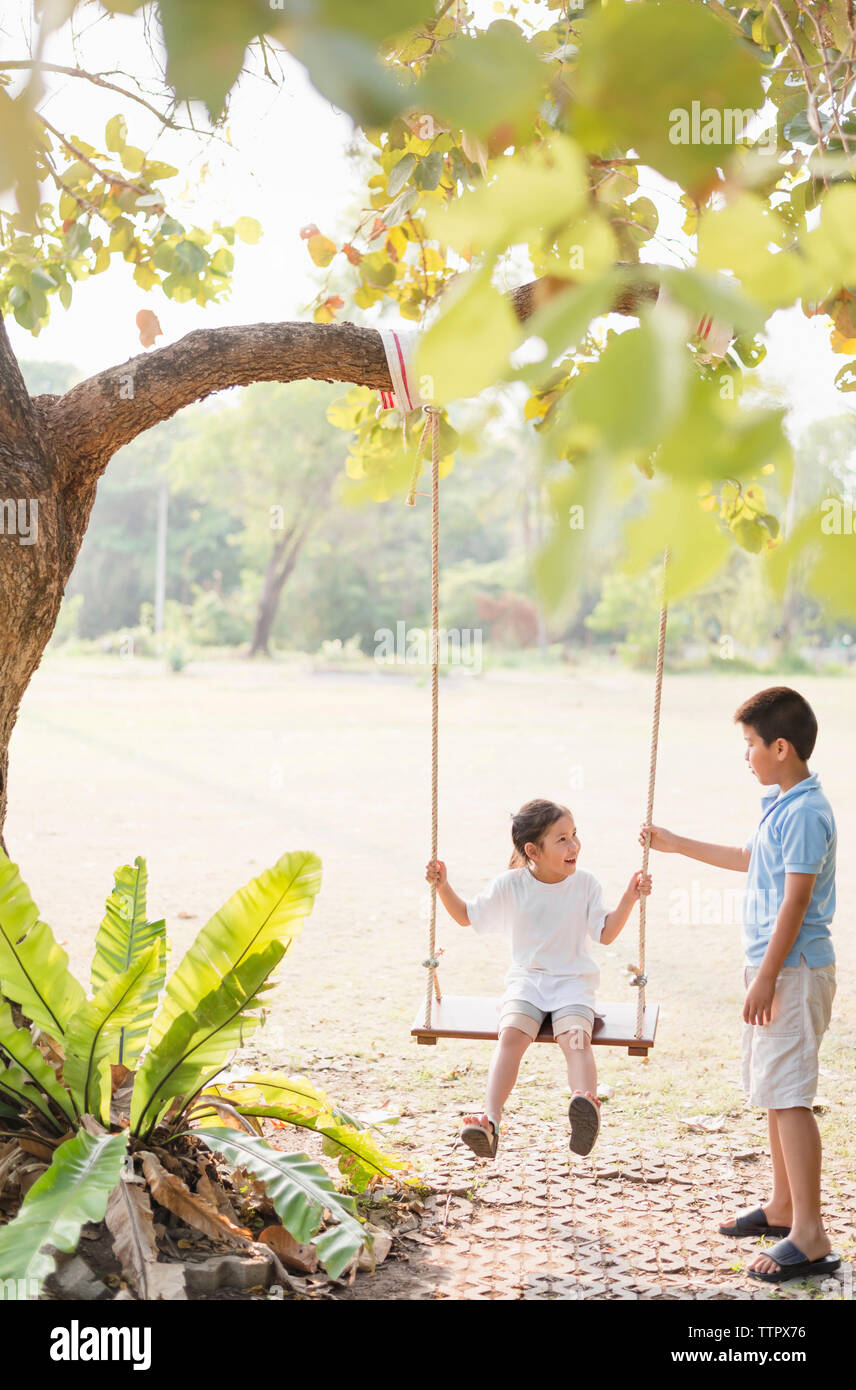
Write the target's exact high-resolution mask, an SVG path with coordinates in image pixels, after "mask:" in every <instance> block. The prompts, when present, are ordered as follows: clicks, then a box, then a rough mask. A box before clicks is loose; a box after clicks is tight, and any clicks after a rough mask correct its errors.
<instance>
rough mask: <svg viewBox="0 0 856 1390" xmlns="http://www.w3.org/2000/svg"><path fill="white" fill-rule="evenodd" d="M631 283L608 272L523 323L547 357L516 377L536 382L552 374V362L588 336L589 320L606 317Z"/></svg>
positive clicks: (569, 291) (620, 274) (556, 299)
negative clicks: (545, 346) (539, 340)
mask: <svg viewBox="0 0 856 1390" xmlns="http://www.w3.org/2000/svg"><path fill="white" fill-rule="evenodd" d="M630 283H631V277H630V276H629V275H626V274H625V273H623V272H621V271H610V272H608V273H607V274H606V275H604V276H602V277H601V278H600V279H599V280H596V281H594V282H593V283H592V284H590V285H581V286H580V287H579V288H576V289H573V288H571V287H569V288H568V289H567V290H566V291H565V292H564V293H563V294H558V295H556V296H555V297H554V298H553V299H551V300H549V302H548V303H547V304H545V305H544V307H543V308H541V309H536V310H535V313H534V314H532V315H530V317H529V318H528V319H527V320H526V329H525V331H526V335H527V337H529V336H532V337H535V338H543V339H544V342H545V343H546V344H547V356H546V358H545V359H544V361H543V362H542V363H540V364H536V366H535V367H530V368H527V369H525V370H524V371H523V372H520V373H518V375H520V376H521V377H525V378H526V379H527V380H538V379H540V378H542V377H545V376H550V375H551V374H552V373H553V366H552V363H553V361H554V360H555V359H556V358H557V357H560V356H561V355H563V354H564V353H566V352H570V351H571V349H572V348H574V347H576V346H577V344H578V343H579V341H580V339H581V338H583V337H585V334H586V333H587V332H588V328H589V324H590V323H591V321H592V319H596V318H600V317H601V315H603V314H607V313H609V311H610V309H611V308H612V306H613V304H614V303H615V301H616V299H617V298H618V296H619V294H620V292H621V291H622V290H623V289H625V288H627V287H628V286H629V284H630Z"/></svg>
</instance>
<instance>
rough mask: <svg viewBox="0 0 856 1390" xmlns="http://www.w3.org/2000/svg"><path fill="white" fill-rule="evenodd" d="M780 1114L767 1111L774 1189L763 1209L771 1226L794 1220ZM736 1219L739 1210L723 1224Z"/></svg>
mask: <svg viewBox="0 0 856 1390" xmlns="http://www.w3.org/2000/svg"><path fill="white" fill-rule="evenodd" d="M778 1114H779V1112H778V1111H777V1110H768V1111H767V1132H768V1134H769V1136H770V1158H771V1159H772V1163H773V1191H772V1195H771V1197H770V1200H769V1202H765V1203H764V1204H763V1206H762V1207H761V1210H762V1211H763V1213H764V1215H765V1216H766V1218H767V1224H768V1225H769V1226H790V1224H791V1222H792V1220H793V1204H792V1202H791V1189H790V1185H789V1183H788V1170H787V1167H786V1165H785V1155H784V1153H783V1152H782V1141H781V1139H780V1138H779V1122H778V1120H777V1118H776V1117H777V1115H778ZM736 1220H737V1212H733V1213H732V1215H731V1216H729V1217H728V1219H727V1220H726V1221H723V1223H722V1224H723V1225H724V1226H731V1225H733V1224H734V1222H735V1221H736Z"/></svg>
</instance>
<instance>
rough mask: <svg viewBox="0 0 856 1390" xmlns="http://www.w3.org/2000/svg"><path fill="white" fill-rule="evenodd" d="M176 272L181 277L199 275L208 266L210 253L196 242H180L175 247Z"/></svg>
mask: <svg viewBox="0 0 856 1390" xmlns="http://www.w3.org/2000/svg"><path fill="white" fill-rule="evenodd" d="M175 259H176V263H177V264H176V271H177V272H178V274H181V275H198V274H199V272H200V271H202V270H204V269H205V267H206V266H207V264H208V252H207V251H205V250H203V248H202V247H201V246H197V245H196V242H195V241H188V240H184V241H180V242H178V244H177V246H176V247H175Z"/></svg>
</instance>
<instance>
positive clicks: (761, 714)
mask: <svg viewBox="0 0 856 1390" xmlns="http://www.w3.org/2000/svg"><path fill="white" fill-rule="evenodd" d="M734 722H735V723H736V724H740V726H741V728H742V731H743V736H744V738H745V740H746V761H747V763H748V765H749V768H750V771H751V772H752V773H753V774H754V775H755V777H757V779H758V781H759V782H760V783H761V785H762V787H764V788H765V791H764V793H763V796H762V801H761V820H760V822H759V825H758V828H757V830H756V831H755V834H754V835H753V837H752V839H751V840H750V841H749V843H748V844H747V845H746V846H745V847H744V848H743V849H737V848H731V847H728V846H725V845H710V844H705V843H703V842H702V841H700V840H689V839H686V838H685V837H684V836H681V835H674V834H672V832H671V831H669V830H663V829H661V828H659V827H658V826H643V828H642V835H641V836H640V839H641V840H642V842H643V843H644V837H645V834H646V833H650V836H651V847H652V849H657V850H662V851H665V852H666V853H672V854H684V855H686V856H687V857H688V858H690V859H698V860H701V862H702V863H703V864H713V865H715V866H716V867H717V868H720V869H736V870H738V871H741V872H747V871H748V877H747V883H746V896H745V905H744V913H743V917H744V926H743V940H744V945H745V949H746V965H745V972H744V982H745V986H746V1000H745V1003H744V1006H743V1018H744V1027H743V1085H744V1087H745V1089H746V1092H747V1095H748V1099H749V1103H750V1105H757V1106H761V1107H763V1109H765V1110H766V1111H767V1125H768V1130H769V1135H770V1155H771V1158H772V1162H773V1190H772V1195H771V1197H770V1200H769V1201H768V1202H767V1203H766V1204H765V1205H764V1206H763V1207H757V1208H756V1209H755V1210H754V1211H751V1212H745V1213H744V1214H743V1215H741V1216H738V1217H736V1218H733V1219H732V1220H730V1221H729V1222H728V1223H727V1224H726V1225H722V1226H720V1228H719V1229H720V1231H721V1232H722V1233H723V1234H724V1235H730V1236H761V1235H765V1236H772V1235H776V1236H786V1237H787V1239H784V1240H779V1241H778V1242H777V1243H776V1244H775V1245H774V1246H773V1247H772V1248H771V1249H770V1250H769V1251H766V1252H765V1253H763V1254H759V1255H758V1256H756V1258H755V1260H753V1262H752V1264H751V1265H750V1267H749V1273H750V1275H752V1276H753V1277H754V1278H756V1279H763V1280H765V1281H767V1282H769V1283H781V1282H782V1281H784V1280H786V1279H796V1278H804V1277H806V1276H807V1275H814V1274H828V1273H830V1272H831V1271H832V1270H834V1269H837V1267H838V1265H839V1264H840V1263H841V1261H840V1259H839V1258H838V1256H837V1255H833V1254H832V1253H831V1246H830V1242H829V1237H828V1235H827V1234H826V1231H825V1229H824V1226H823V1220H822V1217H821V1211H820V1172H821V1145H820V1133H819V1131H818V1127H817V1122H816V1120H815V1118H814V1113H813V1111H812V1103H813V1101H814V1097H815V1093H816V1090H817V1072H818V1063H817V1056H818V1049H819V1047H820V1042H821V1039H822V1037H823V1035H824V1033H825V1032H826V1029H827V1027H828V1026H829V1018H830V1013H831V1010H832V1000H833V996H834V994H835V952H834V950H833V947H832V938H831V936H830V930H829V928H830V923H831V921H832V917H833V913H834V911H835V841H836V836H835V819H834V817H833V814H832V808H831V806H830V804H829V802H828V801H827V799H826V797H825V796H824V794H823V791H822V790H821V786H820V782H819V780H818V777H817V774H816V773H811V772H809V768H808V759H809V758H810V757H811V755H812V752H813V750H814V745H815V742H816V739H817V720H816V718H815V716H814V713H813V711H812V709H811V706H810V705H809V704H808V702H807V701H806V700H804V699H803V697H802V695H800V694H798V693H797V691H796V690H790V689H788V688H787V687H786V686H773V687H772V688H771V689H769V690H762V691H761V692H760V694H758V695H755V696H753V697H752V699H750V700H746V701H745V703H744V704H742V705H741V706H740V708H739V709H738V711H737V713H736V714H735V716H734Z"/></svg>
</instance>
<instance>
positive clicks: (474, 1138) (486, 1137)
mask: <svg viewBox="0 0 856 1390" xmlns="http://www.w3.org/2000/svg"><path fill="white" fill-rule="evenodd" d="M488 1124H489V1125H490V1127H491V1129H492V1130H493V1133H492V1134H488V1132H487V1130H486V1129H485V1127H484V1125H464V1127H463V1129H462V1130H461V1139H462V1140H463V1142H464V1143H465V1144H466V1145H467V1147H468V1148H470V1149H472V1151H473V1153H474V1154H477V1155H478V1157H479V1158H496V1150H497V1148H498V1146H499V1129H498V1128H497V1126H496V1125H495V1124H494V1122H493V1120H492V1119H490V1117H489V1116H488Z"/></svg>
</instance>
